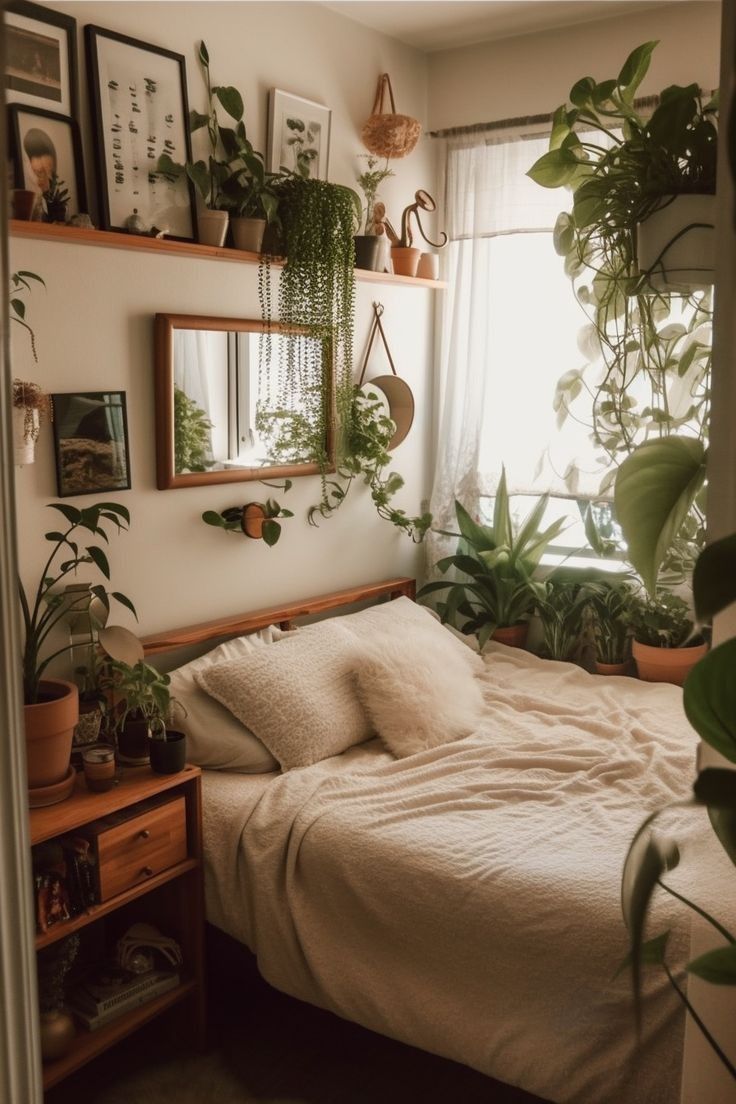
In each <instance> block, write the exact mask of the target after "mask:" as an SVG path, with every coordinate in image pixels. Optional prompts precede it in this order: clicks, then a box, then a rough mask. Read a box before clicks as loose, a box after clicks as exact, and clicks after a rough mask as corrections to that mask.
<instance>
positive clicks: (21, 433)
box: [13, 406, 41, 467]
mask: <svg viewBox="0 0 736 1104" xmlns="http://www.w3.org/2000/svg"><path fill="white" fill-rule="evenodd" d="M40 424H41V422H40V416H39V412H38V410H33V409H30V408H29V407H26V406H14V407H13V456H14V459H15V465H16V467H23V466H24V465H25V464H32V463H33V462H34V461H35V459H36V441H37V440H38V434H39V430H40Z"/></svg>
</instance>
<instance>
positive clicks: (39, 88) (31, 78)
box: [4, 0, 78, 119]
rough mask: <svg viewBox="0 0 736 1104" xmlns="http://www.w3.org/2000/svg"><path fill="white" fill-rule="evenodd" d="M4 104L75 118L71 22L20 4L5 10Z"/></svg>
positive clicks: (74, 29) (19, 1)
mask: <svg viewBox="0 0 736 1104" xmlns="http://www.w3.org/2000/svg"><path fill="white" fill-rule="evenodd" d="M4 16H5V26H4V32H5V101H6V103H8V104H13V103H21V104H27V105H28V106H30V107H39V108H42V109H45V110H46V111H54V112H57V113H58V114H60V115H70V116H71V117H72V118H74V119H76V118H77V112H78V101H77V21H76V19H72V17H71V16H70V15H64V13H63V12H60V11H55V10H54V9H53V8H45V7H43V6H42V5H41V4H31V3H27V2H26V0H10V3H8V4H6V5H5V9H4Z"/></svg>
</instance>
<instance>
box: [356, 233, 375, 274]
mask: <svg viewBox="0 0 736 1104" xmlns="http://www.w3.org/2000/svg"><path fill="white" fill-rule="evenodd" d="M353 241H354V242H355V267H356V268H362V269H366V270H367V271H369V272H378V271H379V264H380V262H381V259H382V250H381V239H380V238H379V237H378V235H377V234H356V235H355V237H354V238H353Z"/></svg>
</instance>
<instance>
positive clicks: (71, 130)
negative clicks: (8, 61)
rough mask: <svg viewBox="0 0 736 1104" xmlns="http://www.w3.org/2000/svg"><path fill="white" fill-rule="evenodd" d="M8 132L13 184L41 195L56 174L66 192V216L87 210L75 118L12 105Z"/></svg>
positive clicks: (9, 112) (82, 164)
mask: <svg viewBox="0 0 736 1104" xmlns="http://www.w3.org/2000/svg"><path fill="white" fill-rule="evenodd" d="M8 133H9V136H10V151H11V157H12V160H13V173H14V183H15V187H16V188H25V189H27V190H28V191H31V192H35V193H36V194H37V196H38V197H39V198H40V196H41V195H43V193H44V192H45V191H46V188H47V187H48V184H49V182H50V179H51V176H52V175H53V174H54V173H56V174H57V176H58V179H59V181H60V182H61V183H63V185H64V186H65V188H66V190H67V191H68V193H69V199H68V202H67V204H66V217H67V218H69V217H70V216H71V215H78V214H80V213H82V212H86V211H87V189H86V186H85V181H84V162H83V159H82V141H81V138H80V135H79V125H78V124H77V121H76V119H72V118H71V117H70V116H67V115H57V114H56V113H55V112H52V111H43V110H42V109H41V108H37V107H28V106H27V105H26V104H12V105H11V106H10V107H9V108H8Z"/></svg>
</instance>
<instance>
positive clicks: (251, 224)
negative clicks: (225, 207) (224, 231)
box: [230, 218, 266, 253]
mask: <svg viewBox="0 0 736 1104" xmlns="http://www.w3.org/2000/svg"><path fill="white" fill-rule="evenodd" d="M230 226H231V227H232V231H233V243H234V245H235V248H236V249H244V250H246V251H247V252H249V253H260V252H261V246H262V245H263V235H264V233H265V231H266V220H265V219H260V218H231V219H230Z"/></svg>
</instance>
